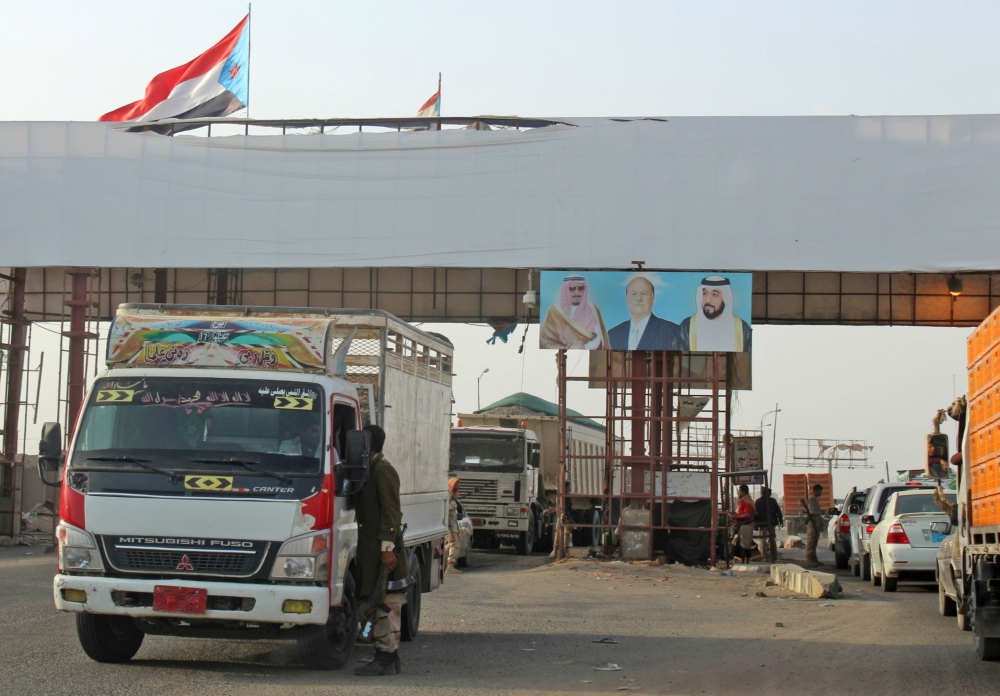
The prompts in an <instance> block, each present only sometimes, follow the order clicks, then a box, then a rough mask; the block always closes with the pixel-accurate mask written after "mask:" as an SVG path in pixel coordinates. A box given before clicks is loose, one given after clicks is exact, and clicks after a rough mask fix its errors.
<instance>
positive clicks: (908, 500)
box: [893, 493, 955, 515]
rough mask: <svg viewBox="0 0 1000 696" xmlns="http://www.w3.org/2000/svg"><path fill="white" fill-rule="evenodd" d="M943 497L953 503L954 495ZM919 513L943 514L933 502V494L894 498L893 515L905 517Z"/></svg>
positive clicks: (948, 494)
mask: <svg viewBox="0 0 1000 696" xmlns="http://www.w3.org/2000/svg"><path fill="white" fill-rule="evenodd" d="M945 496H946V497H947V498H948V499H949V500H951V501H952V502H954V501H955V494H954V493H946V494H945ZM920 512H932V513H937V514H941V515H943V514H944V511H943V510H941V508H939V507H938V506H937V504H936V503H935V502H934V494H933V493H928V494H926V495H901V496H896V506H895V508H894V509H893V513H894V514H896V515H906V514H914V513H920Z"/></svg>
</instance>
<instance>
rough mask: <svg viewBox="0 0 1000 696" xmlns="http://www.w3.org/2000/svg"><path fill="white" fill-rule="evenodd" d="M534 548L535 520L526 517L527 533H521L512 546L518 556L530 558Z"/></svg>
mask: <svg viewBox="0 0 1000 696" xmlns="http://www.w3.org/2000/svg"><path fill="white" fill-rule="evenodd" d="M534 547H535V518H534V517H532V516H529V517H528V531H526V532H521V535H520V536H519V537H518V538H517V543H515V544H514V549H515V550H516V551H517V555H518V556H530V555H531V550H532V549H533V548H534Z"/></svg>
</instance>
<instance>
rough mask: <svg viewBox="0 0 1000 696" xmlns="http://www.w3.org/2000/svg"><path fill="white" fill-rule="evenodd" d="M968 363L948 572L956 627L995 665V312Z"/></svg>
mask: <svg viewBox="0 0 1000 696" xmlns="http://www.w3.org/2000/svg"><path fill="white" fill-rule="evenodd" d="M967 358H968V365H969V391H968V395H967V397H966V402H965V404H964V405H963V404H962V402H961V400H959V401H958V402H956V404H957V408H956V407H955V406H953V408H952V411H953V415H956V413H955V412H956V411H958V412H959V413H961V415H960V416H959V417H960V418H961V417H964V418H965V433H964V443H963V444H964V447H963V451H964V455H963V462H962V464H961V467H960V471H959V476H958V478H959V484H958V509H957V515H955V516H953V522H954V523H955V526H956V528H955V529H954V532H955V541H954V552H953V557H952V563H951V564H950V568H951V571H952V573H953V575H954V581H955V582H954V591H955V603H956V605H957V610H958V612H959V624H960V625H961V626H962V627H963V628H971V630H972V633H973V635H974V643H975V647H976V653H977V654H978V655H979V657H980V659H983V660H1000V308H998V309H997V310H994V311H993V312H992V313H991V314H990V316H988V317H987V318H986V320H985V321H983V323H982V324H980V325H979V327H978V328H976V329H975V330H974V331H973V332H972V334H971V335H970V336H969V338H968V342H967ZM963 406H964V408H963ZM929 456H932V454H929ZM928 466H929V467H930V463H929V464H928ZM941 567H942V564H941V563H940V562H939V564H938V568H939V572H940V569H941ZM939 583H940V578H939Z"/></svg>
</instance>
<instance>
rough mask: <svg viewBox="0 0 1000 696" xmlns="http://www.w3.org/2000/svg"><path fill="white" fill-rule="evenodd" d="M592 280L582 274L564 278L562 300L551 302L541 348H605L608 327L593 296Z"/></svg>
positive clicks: (542, 333) (560, 291)
mask: <svg viewBox="0 0 1000 696" xmlns="http://www.w3.org/2000/svg"><path fill="white" fill-rule="evenodd" d="M589 295H590V283H588V282H587V280H586V278H584V277H583V276H581V275H575V274H574V275H568V276H566V277H565V278H563V282H562V287H561V288H560V289H559V302H558V303H555V304H552V305H551V306H549V308H548V311H547V312H546V313H545V321H544V322H543V323H542V328H541V332H540V336H539V346H540V347H541V348H576V349H581V350H601V349H604V348H607V346H608V330H607V328H605V326H604V318H603V317H602V316H601V310H600V309H598V307H597V305H595V304H594V303H593V302H591V301H590V299H589Z"/></svg>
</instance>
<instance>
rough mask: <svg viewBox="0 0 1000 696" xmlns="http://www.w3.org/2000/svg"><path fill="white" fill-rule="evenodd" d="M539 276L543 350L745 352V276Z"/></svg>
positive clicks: (748, 337)
mask: <svg viewBox="0 0 1000 696" xmlns="http://www.w3.org/2000/svg"><path fill="white" fill-rule="evenodd" d="M541 276H542V289H541V301H540V303H539V305H540V308H541V329H540V331H539V346H540V347H541V348H565V349H569V350H574V349H575V350H672V351H684V352H689V351H699V352H706V351H719V352H729V353H744V352H745V353H749V352H750V350H751V341H752V334H751V324H750V304H751V296H752V291H753V275H752V274H751V273H722V274H720V273H658V272H645V271H637V272H621V271H543V272H542V274H541Z"/></svg>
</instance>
